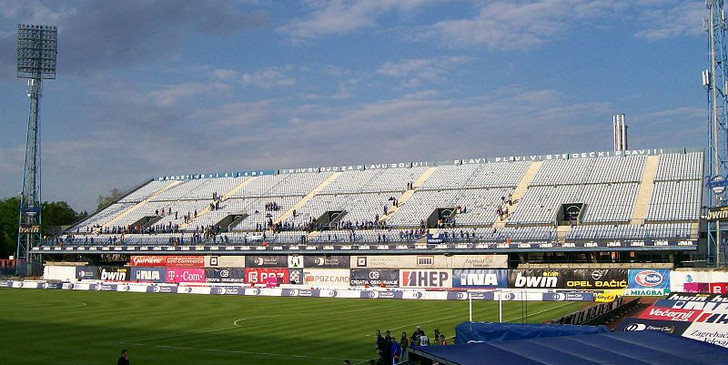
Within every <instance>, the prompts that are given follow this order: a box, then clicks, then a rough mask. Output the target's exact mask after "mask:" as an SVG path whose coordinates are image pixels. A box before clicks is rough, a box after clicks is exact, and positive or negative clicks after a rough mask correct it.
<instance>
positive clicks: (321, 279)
mask: <svg viewBox="0 0 728 365" xmlns="http://www.w3.org/2000/svg"><path fill="white" fill-rule="evenodd" d="M303 285H306V286H308V287H312V288H336V289H346V288H349V270H348V269H303Z"/></svg>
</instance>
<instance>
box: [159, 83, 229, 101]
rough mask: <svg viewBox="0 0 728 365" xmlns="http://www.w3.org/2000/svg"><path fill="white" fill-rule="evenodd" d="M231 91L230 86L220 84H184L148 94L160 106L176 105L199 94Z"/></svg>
mask: <svg viewBox="0 0 728 365" xmlns="http://www.w3.org/2000/svg"><path fill="white" fill-rule="evenodd" d="M230 89H232V87H231V86H230V85H227V84H223V83H220V82H213V83H208V84H201V83H194V82H186V83H183V84H179V85H174V86H169V87H167V88H165V89H163V90H155V91H152V92H151V93H150V96H151V97H152V99H153V100H154V101H155V102H156V103H157V104H158V105H162V106H169V105H173V104H176V103H177V102H178V101H179V100H180V99H185V98H189V97H192V96H196V95H201V94H219V93H223V92H226V91H229V90H230Z"/></svg>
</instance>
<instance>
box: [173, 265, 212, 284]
mask: <svg viewBox="0 0 728 365" xmlns="http://www.w3.org/2000/svg"><path fill="white" fill-rule="evenodd" d="M167 282H168V283H204V282H205V269H199V268H190V267H168V268H167Z"/></svg>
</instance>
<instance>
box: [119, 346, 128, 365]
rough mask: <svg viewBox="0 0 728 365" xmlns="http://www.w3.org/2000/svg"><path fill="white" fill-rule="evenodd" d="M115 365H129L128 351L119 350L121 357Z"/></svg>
mask: <svg viewBox="0 0 728 365" xmlns="http://www.w3.org/2000/svg"><path fill="white" fill-rule="evenodd" d="M116 365H129V350H127V349H123V350H121V357H120V358H119V361H117V362H116Z"/></svg>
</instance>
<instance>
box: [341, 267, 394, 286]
mask: <svg viewBox="0 0 728 365" xmlns="http://www.w3.org/2000/svg"><path fill="white" fill-rule="evenodd" d="M349 275H350V276H349V278H350V280H349V283H350V285H351V286H382V285H384V286H389V287H396V286H399V270H387V269H351V271H350V274H349Z"/></svg>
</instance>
